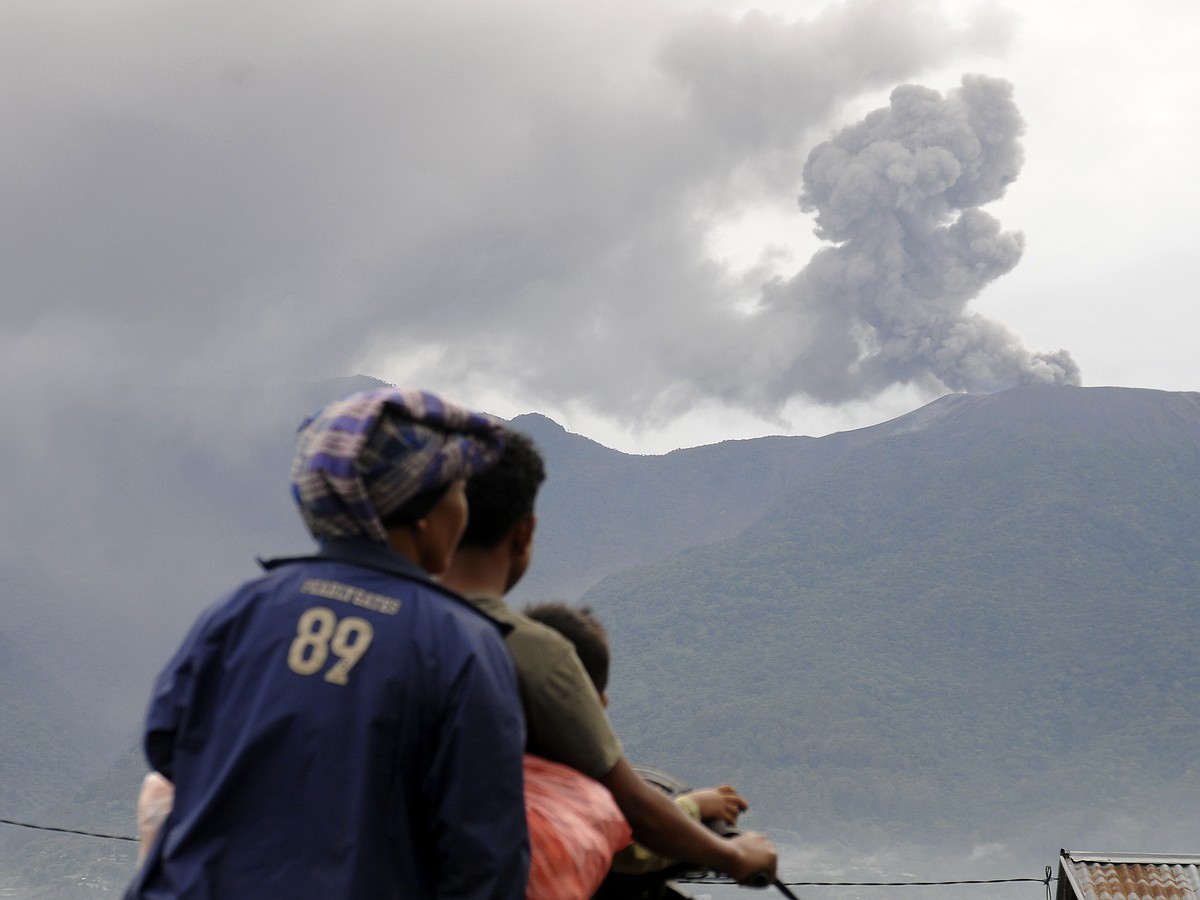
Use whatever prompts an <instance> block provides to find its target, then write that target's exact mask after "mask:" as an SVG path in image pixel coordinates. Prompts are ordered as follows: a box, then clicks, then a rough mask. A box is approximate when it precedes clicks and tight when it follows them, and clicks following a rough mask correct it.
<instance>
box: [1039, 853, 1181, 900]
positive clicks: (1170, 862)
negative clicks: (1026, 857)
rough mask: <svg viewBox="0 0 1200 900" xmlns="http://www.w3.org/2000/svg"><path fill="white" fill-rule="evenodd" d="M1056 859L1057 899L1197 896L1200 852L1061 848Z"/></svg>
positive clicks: (1177, 899) (1134, 899) (1167, 899)
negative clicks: (1187, 853) (1168, 852)
mask: <svg viewBox="0 0 1200 900" xmlns="http://www.w3.org/2000/svg"><path fill="white" fill-rule="evenodd" d="M1058 863H1059V868H1058V874H1059V881H1058V900H1200V854H1197V855H1194V856H1189V855H1186V854H1185V855H1180V854H1165V853H1084V852H1080V851H1067V850H1063V851H1062V854H1061V856H1060V857H1059V861H1058Z"/></svg>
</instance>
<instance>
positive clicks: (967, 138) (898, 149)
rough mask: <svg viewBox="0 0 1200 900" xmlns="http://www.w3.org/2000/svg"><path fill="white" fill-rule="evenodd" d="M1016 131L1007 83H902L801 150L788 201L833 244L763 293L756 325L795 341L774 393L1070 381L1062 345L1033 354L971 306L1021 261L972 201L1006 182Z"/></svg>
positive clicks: (1016, 164) (849, 393) (1016, 163)
mask: <svg viewBox="0 0 1200 900" xmlns="http://www.w3.org/2000/svg"><path fill="white" fill-rule="evenodd" d="M1023 129H1024V123H1023V120H1022V119H1021V116H1020V114H1019V112H1018V110H1017V107H1016V105H1015V103H1014V100H1013V88H1012V85H1011V84H1009V83H1008V82H1006V81H1004V80H1000V79H995V78H988V77H984V76H977V75H968V76H964V78H963V79H962V85H961V87H959V88H957V89H955V90H952V91H950V92H948V93H947V95H946V96H942V95H941V94H940V93H938V92H937V91H935V90H931V89H929V88H926V87H920V86H917V85H903V86H901V87H898V88H896V89H895V90H894V91H893V92H892V94H891V100H890V104H889V106H888V107H886V108H883V109H878V110H875V111H873V112H871V113H870V114H868V115H867V116H866V117H865V118H864V119H863V120H862V121H861V122H858V123H857V124H854V125H852V126H850V127H847V128H845V129H843V130H842V131H841V132H839V133H838V134H836V135H835V136H834V137H833V138H832V139H830V140H828V141H826V142H825V143H822V144H820V145H818V146H817V147H815V148H814V149H813V150H812V152H811V153H810V154H809V156H808V160H807V162H806V164H805V166H804V187H803V192H802V193H801V195H800V198H799V202H800V206H801V208H802V209H804V210H805V211H808V212H815V213H816V223H817V229H816V234H817V235H818V236H819V237H821V238H823V239H825V240H828V241H831V242H834V243H835V244H836V246H833V247H826V248H823V249H821V250H819V251H818V252H817V253H816V254H815V255H814V256H813V258H812V259H811V260H810V261H809V263H808V264H807V265H806V266H805V267H804V268H803V270H801V271H800V272H799V273H798V274H796V275H795V277H793V278H791V279H790V280H786V281H783V280H777V281H775V282H773V283H770V284H768V285H767V287H766V288H765V290H764V291H763V294H762V299H761V302H760V305H759V308H758V310H757V312H756V315H757V317H759V318H761V319H762V320H763V324H764V325H769V327H770V329H771V330H772V331H773V332H776V333H783V334H788V333H790V334H791V335H793V336H794V337H795V338H796V339H797V340H798V341H799V343H800V345H801V346H802V352H799V353H797V354H796V356H795V357H794V358H793V360H792V361H791V363H790V364H788V365H786V366H785V367H783V368H782V370H781V371H780V372H779V373H777V374H776V375H775V377H774V379H773V382H772V383H771V385H770V388H769V390H770V392H771V393H772V394H773V395H774V398H775V399H782V398H786V397H788V396H791V395H792V394H794V393H797V392H799V393H803V394H806V395H808V396H809V397H811V398H813V399H814V400H817V401H819V402H821V403H825V404H836V403H841V402H845V401H849V400H854V399H865V398H870V397H873V396H875V395H877V394H879V393H880V392H881V391H883V390H884V389H886V388H888V387H890V386H892V385H896V384H917V385H919V386H921V387H924V388H928V389H930V390H938V389H943V390H944V389H949V390H951V391H981V392H993V391H997V390H1001V389H1005V388H1009V387H1015V386H1018V385H1022V384H1030V383H1048V384H1079V383H1080V372H1079V367H1078V366H1077V365H1076V363H1075V361H1074V360H1073V359H1072V358H1071V355H1070V354H1069V353H1068V352H1067V351H1066V350H1058V351H1054V352H1050V353H1034V352H1031V351H1029V350H1027V349H1026V348H1025V347H1024V346H1022V343H1021V341H1020V339H1019V338H1018V337H1017V336H1016V335H1015V334H1013V333H1012V332H1011V331H1009V330H1008V329H1007V328H1005V327H1004V326H1003V325H1001V324H999V323H997V322H994V321H990V320H988V319H986V318H983V317H982V316H979V315H977V314H975V313H973V312H971V311H969V310H968V309H967V304H968V303H969V302H970V301H971V300H972V299H973V298H975V297H976V296H978V295H979V293H980V291H982V290H983V289H984V287H986V286H987V285H988V284H989V283H990V282H992V281H994V280H995V279H996V278H999V277H1000V276H1001V275H1004V274H1005V273H1007V272H1009V271H1010V270H1011V269H1012V268H1013V267H1014V266H1015V265H1016V264H1017V262H1018V261H1019V260H1020V258H1021V252H1022V249H1023V245H1024V239H1023V236H1022V235H1021V234H1020V233H1019V232H1005V231H1002V230H1001V227H1000V223H999V222H998V221H997V220H996V219H995V218H994V217H992V216H991V215H989V214H988V213H986V212H984V211H983V210H981V209H980V208H979V207H980V206H982V205H984V204H986V203H988V202H990V201H993V200H996V199H999V198H1000V197H1001V196H1003V194H1004V191H1005V188H1006V187H1007V185H1008V184H1010V183H1011V182H1012V181H1013V180H1014V179H1015V178H1016V177H1017V174H1018V173H1019V171H1020V168H1021V163H1022V149H1021V145H1020V143H1019V140H1018V139H1019V137H1020V135H1021V133H1022V132H1023ZM764 374H765V373H764Z"/></svg>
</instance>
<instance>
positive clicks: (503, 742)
mask: <svg viewBox="0 0 1200 900" xmlns="http://www.w3.org/2000/svg"><path fill="white" fill-rule="evenodd" d="M481 638H482V639H481V640H480V641H479V644H478V646H477V647H475V652H473V653H472V654H470V655H469V656H468V657H467V658H466V660H465V662H464V664H463V666H462V668H461V669H460V670H459V671H458V673H457V677H456V678H455V679H454V682H453V685H452V687H451V696H450V698H449V703H448V705H447V709H446V714H445V716H444V718H443V719H442V727H441V729H440V734H439V735H438V736H437V744H436V746H435V748H434V752H433V756H432V763H431V770H430V773H429V781H428V784H427V786H426V787H427V790H428V794H427V796H429V798H430V800H431V802H432V810H431V812H432V818H433V821H432V823H431V826H432V833H433V839H434V850H435V853H436V854H437V858H438V865H437V878H438V891H437V896H438V897H439V898H442V897H445V898H464V900H467V898H470V900H485V898H512V900H521V898H523V897H524V896H525V883H526V879H527V877H528V871H529V837H528V832H527V830H526V824H525V803H524V776H523V769H522V754H523V751H524V746H525V723H524V717H523V715H522V712H521V702H520V696H519V694H518V692H517V681H516V676H515V674H514V672H513V666H512V661H511V659H510V658H509V654H508V650H507V649H506V648H505V646H504V642H503V639H502V638H501V637H500V636H499V634H498V633H496V632H494V631H492V630H491V629H490V628H489V629H488V631H487V633H486V634H483V635H481Z"/></svg>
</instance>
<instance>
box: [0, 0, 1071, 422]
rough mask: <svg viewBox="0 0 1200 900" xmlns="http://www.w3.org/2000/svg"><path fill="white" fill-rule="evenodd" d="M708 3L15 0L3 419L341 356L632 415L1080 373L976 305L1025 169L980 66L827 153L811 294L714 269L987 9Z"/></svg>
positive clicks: (1008, 115) (907, 97)
mask: <svg viewBox="0 0 1200 900" xmlns="http://www.w3.org/2000/svg"><path fill="white" fill-rule="evenodd" d="M689 6H690V5H689V4H683V3H680V4H678V5H676V4H675V3H674V2H673V0H660V2H655V3H650V4H646V3H643V2H640V0H612V2H611V3H605V4H593V5H591V6H588V7H586V8H581V7H578V6H577V5H574V4H568V5H563V4H560V3H553V2H547V0H506V2H504V3H499V4H498V3H495V2H493V0H462V2H460V3H455V4H432V5H428V4H427V5H425V6H421V7H420V8H417V7H414V6H412V5H411V4H407V5H406V4H399V5H397V4H395V3H392V2H387V0H363V2H361V3H356V4H355V5H354V7H353V9H352V10H348V9H345V8H343V7H341V6H339V5H336V4H328V3H322V2H319V0H295V2H291V3H277V2H267V3H261V4H246V3H241V2H233V0H217V2H215V3H214V2H209V0H178V2H175V3H172V4H168V5H167V6H165V7H162V8H161V9H157V8H156V11H154V12H153V13H151V12H149V11H148V10H149V7H147V5H146V4H145V3H142V2H140V0H112V2H109V3H105V4H100V5H96V6H95V7H94V8H89V13H88V15H87V16H82V15H81V16H78V17H66V18H64V17H63V16H61V15H59V14H58V13H57V12H56V11H55V9H54V8H53V5H48V4H45V3H41V2H36V0H12V2H9V3H6V4H5V5H4V7H3V10H2V11H0V24H2V25H3V27H2V28H0V32H2V33H3V34H4V35H6V36H7V42H6V43H5V44H4V46H5V50H6V52H5V53H4V54H0V76H2V77H3V78H4V80H5V82H6V83H9V84H12V85H13V86H14V89H13V90H12V91H7V92H4V93H2V94H0V116H2V117H3V119H4V121H5V122H6V123H7V125H8V128H7V129H6V131H5V136H4V138H3V142H4V153H3V154H0V234H3V235H4V240H3V241H0V270H3V271H4V273H5V277H4V283H3V285H2V286H0V376H2V377H0V384H4V385H6V388H5V389H0V414H5V415H9V416H13V417H17V416H20V417H22V420H23V421H25V422H26V423H31V422H32V421H33V419H32V417H39V421H40V417H42V416H43V414H45V413H47V412H48V410H49V409H50V408H51V407H52V406H54V405H55V404H58V403H60V401H61V399H62V398H63V397H66V396H78V395H80V394H81V393H85V392H92V391H96V390H100V389H104V388H108V387H111V386H113V385H120V384H128V383H130V382H133V383H155V382H158V381H163V380H166V381H168V382H171V383H204V382H206V381H211V380H214V379H216V380H222V381H227V382H231V383H235V384H246V383H261V382H263V381H273V382H274V381H278V382H287V381H295V380H297V379H309V378H316V377H322V376H336V375H343V374H350V373H356V372H362V373H366V374H372V375H378V376H381V377H387V378H392V379H396V380H399V379H404V380H408V381H412V382H419V383H422V384H426V385H428V386H431V387H436V388H438V389H441V390H444V391H447V392H449V393H452V394H454V395H455V396H459V397H462V398H463V399H468V400H469V399H471V398H472V396H473V395H476V394H485V395H488V396H495V395H496V394H497V393H500V394H501V395H504V396H508V395H516V396H519V397H520V398H522V401H523V402H527V403H529V404H530V405H531V406H532V407H534V408H539V406H540V407H541V408H545V407H556V408H558V409H564V408H569V407H570V406H571V405H572V404H576V403H578V404H583V405H586V406H587V407H590V408H592V409H594V410H596V411H599V412H601V413H606V414H608V415H610V416H613V417H618V418H624V419H626V420H632V419H639V418H640V419H641V420H643V421H646V420H650V419H656V418H657V419H663V418H669V417H671V416H674V415H678V414H680V413H681V412H683V411H685V410H687V409H688V408H689V405H690V404H693V403H695V402H696V401H698V400H702V399H705V398H720V399H723V400H726V401H729V402H730V403H733V404H740V405H746V406H752V407H754V408H755V409H757V410H760V411H763V410H767V411H769V410H776V409H778V408H779V407H780V405H781V404H782V403H784V402H785V401H786V400H787V399H788V398H790V397H794V396H811V397H815V398H819V399H820V400H822V401H824V402H828V403H836V402H838V401H839V400H841V399H845V398H853V397H869V396H871V395H872V393H873V392H877V391H879V390H880V389H882V388H884V387H886V386H887V385H888V384H889V383H899V382H909V383H915V384H925V383H929V384H931V385H933V386H934V387H936V386H937V385H944V386H949V387H981V386H983V387H986V386H1000V385H1002V384H1006V383H1014V382H1016V381H1019V380H1021V379H1022V378H1028V377H1039V371H1041V372H1042V373H1044V377H1048V378H1052V377H1062V375H1056V374H1055V373H1056V372H1058V370H1062V372H1063V373H1066V376H1067V377H1070V372H1071V369H1070V365H1069V360H1068V359H1067V358H1065V357H1064V358H1063V359H1058V360H1056V359H1055V358H1053V357H1046V358H1040V357H1039V358H1034V357H1028V358H1023V357H1022V352H1023V351H1021V350H1020V347H1019V344H1018V342H1017V341H1016V340H1015V339H1014V338H1012V337H1011V336H1010V335H1007V334H1006V333H1005V332H1004V331H1003V330H1002V329H1000V328H999V327H998V326H995V325H989V324H987V323H983V322H980V321H978V320H976V319H973V318H972V317H971V316H970V315H969V314H966V313H964V311H963V310H964V304H965V303H966V302H967V300H969V298H970V297H971V296H972V295H973V293H974V291H976V290H977V289H978V288H979V287H981V286H982V284H983V283H984V282H985V281H986V280H987V277H994V276H995V275H998V274H1000V273H1001V272H1003V271H1004V270H1006V268H1007V267H1009V266H1011V264H1012V263H1013V262H1014V261H1015V259H1016V257H1017V254H1018V249H1019V247H1018V245H1017V243H1016V241H1015V239H1013V238H1010V237H1006V236H1004V235H1002V234H1000V233H999V230H998V229H997V228H996V227H995V225H994V223H993V222H991V220H990V219H989V218H988V217H986V216H984V215H982V214H981V213H979V212H978V211H977V210H975V208H974V207H975V206H977V205H978V204H979V203H982V202H985V201H986V199H988V198H990V197H993V196H996V195H997V194H998V192H999V190H1000V189H1001V187H1002V182H1003V180H1004V178H1007V177H1011V176H1012V175H1013V174H1015V171H1016V167H1015V164H1016V150H1015V144H1014V143H1013V141H1014V139H1015V135H1016V131H1017V130H1018V129H1017V118H1016V113H1015V111H1013V109H1012V106H1011V101H1010V100H1009V99H1008V97H1007V93H1006V92H1005V91H1004V90H1003V89H999V88H996V87H989V86H988V83H985V82H979V83H974V82H972V84H971V85H970V86H969V87H968V88H967V89H966V90H965V91H964V92H963V94H962V95H961V96H958V95H954V96H952V97H950V98H947V99H946V100H944V101H943V100H940V99H938V98H936V95H932V94H929V93H928V92H922V91H920V90H919V89H914V88H905V89H903V90H902V91H901V92H900V93H898V94H897V95H896V96H897V104H896V106H894V108H893V110H892V111H891V112H890V113H886V114H882V115H878V116H875V117H873V118H872V119H871V120H870V121H869V122H867V123H864V124H863V125H861V126H857V127H856V128H855V129H850V130H849V131H847V132H846V133H845V134H844V135H842V136H841V137H839V138H838V139H837V140H835V141H834V142H832V143H831V144H830V145H828V146H827V147H825V148H823V149H822V150H821V151H820V152H819V153H818V154H817V155H816V156H814V157H813V161H812V163H810V166H809V174H810V177H809V186H808V188H807V189H806V195H805V196H806V203H809V204H811V205H813V206H814V208H816V209H817V210H818V221H819V223H820V226H821V228H822V229H823V231H824V232H825V233H826V234H827V235H828V236H830V237H831V238H834V239H836V240H839V241H843V242H844V243H842V245H841V246H839V247H838V248H835V249H833V250H831V251H830V252H829V253H826V254H823V255H821V256H819V257H818V258H817V259H815V260H814V261H813V263H812V265H810V266H809V267H807V268H806V269H805V270H804V271H803V272H801V273H800V274H799V275H797V276H796V277H795V278H794V279H792V280H790V281H788V282H786V283H785V282H770V283H769V284H768V286H767V288H766V289H765V290H764V288H763V283H764V282H765V281H767V280H768V278H769V272H768V271H767V270H766V269H765V268H764V269H763V270H761V271H756V272H752V273H750V274H749V275H746V274H745V273H743V272H742V271H740V270H737V269H735V268H732V267H730V266H728V265H726V264H725V263H724V262H722V261H720V260H716V259H714V258H712V256H711V254H710V252H709V250H708V247H709V242H708V238H709V236H710V235H711V234H712V232H713V230H714V229H716V228H720V227H722V226H723V225H724V224H725V223H727V222H729V221H731V220H736V218H737V217H738V216H739V215H740V214H741V213H742V212H743V211H744V210H745V209H746V208H748V207H749V206H753V205H754V204H759V203H763V202H766V201H768V200H772V201H773V202H775V203H777V204H778V205H779V206H780V207H787V206H788V205H790V197H791V196H793V195H794V194H795V193H796V191H797V190H798V189H799V187H800V181H799V178H800V170H801V160H802V159H803V154H804V152H805V150H806V148H808V147H809V146H811V144H812V142H813V141H814V140H815V139H816V138H817V137H818V136H819V135H821V134H824V133H827V132H828V130H829V129H830V127H831V123H832V122H834V121H835V120H836V117H837V116H838V115H839V114H840V111H841V110H842V109H843V107H844V106H845V105H846V104H847V103H852V102H855V101H856V100H857V99H858V98H860V97H861V96H863V95H864V93H867V92H874V91H879V90H885V89H888V88H890V87H892V86H894V85H895V84H898V83H901V82H904V81H906V80H911V79H913V78H916V77H918V76H920V75H921V74H922V73H924V72H926V71H929V70H931V69H933V68H942V67H945V66H946V65H947V64H949V63H951V62H952V61H953V60H954V59H955V58H956V56H958V55H960V54H968V53H969V54H978V53H980V52H989V51H990V50H993V49H995V48H996V47H997V46H998V44H1001V43H1003V36H1004V34H1005V30H1006V29H1005V23H1004V22H1003V21H1001V20H998V19H997V18H996V15H997V14H996V13H995V12H994V11H989V8H988V7H987V6H986V5H985V4H981V6H980V7H979V8H978V9H976V10H967V11H966V12H962V10H961V7H959V8H958V9H957V10H956V13H955V14H954V15H951V14H950V12H948V11H947V9H946V8H944V7H943V5H941V4H938V3H936V2H935V3H930V2H928V0H845V2H840V3H831V4H830V5H829V6H828V8H827V9H825V10H823V11H821V12H819V13H817V14H815V15H812V16H811V17H808V18H804V19H796V20H788V19H783V18H780V17H775V16H769V15H764V14H758V13H748V14H736V13H734V14H731V13H725V14H721V13H716V12H705V13H697V12H695V11H694V7H692V8H691V9H690V10H689V8H688V7H689ZM282 21H286V22H287V27H286V28H283V27H280V22H282ZM973 142H974V143H973ZM976 146H978V147H979V148H982V149H979V150H978V151H976V150H973V149H972V148H974V147H976ZM839 148H840V149H839ZM972 153H977V156H975V157H973V156H972ZM889 154H893V155H894V157H895V158H894V159H893V158H892V157H890V156H889ZM871 173H877V174H875V175H873V176H872V175H871ZM878 173H883V174H878ZM793 209H794V207H793ZM795 215H796V220H797V228H798V229H799V228H805V227H807V223H806V222H805V221H804V220H803V218H802V215H801V213H800V212H799V211H798V210H795ZM788 237H789V236H788V235H786V234H781V235H779V236H778V241H779V242H780V243H783V244H786V243H787V241H788ZM985 248H986V249H985ZM748 307H754V308H755V311H754V312H752V313H750V314H748V313H747V312H746V310H747V308H748ZM14 385H21V386H22V387H21V389H20V390H16V389H15V388H14V387H13V386H14ZM25 431H26V432H28V433H30V434H32V433H33V432H34V431H35V428H34V427H33V425H29V426H28V427H27V429H25Z"/></svg>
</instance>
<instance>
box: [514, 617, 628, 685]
mask: <svg viewBox="0 0 1200 900" xmlns="http://www.w3.org/2000/svg"><path fill="white" fill-rule="evenodd" d="M525 615H527V616H528V617H529V618H531V619H533V620H534V621H537V622H541V623H542V624H543V625H546V626H548V627H550V628H553V629H554V630H555V631H557V632H558V633H559V634H561V635H562V636H563V637H565V638H566V639H567V640H568V641H570V642H571V643H572V644H574V645H575V653H576V654H577V655H578V656H579V661H580V662H582V663H583V668H584V669H585V670H586V671H587V673H588V677H590V678H591V679H592V684H594V685H595V686H596V693H598V694H603V693H604V691H605V690H606V689H607V688H608V660H609V653H608V635H607V634H606V633H605V631H604V626H603V625H601V624H600V620H599V619H597V618H596V616H595V614H594V613H593V612H592V610H591V608H590V607H587V606H568V605H567V604H565V603H537V604H534V605H533V606H527V607H526V608H525Z"/></svg>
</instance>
